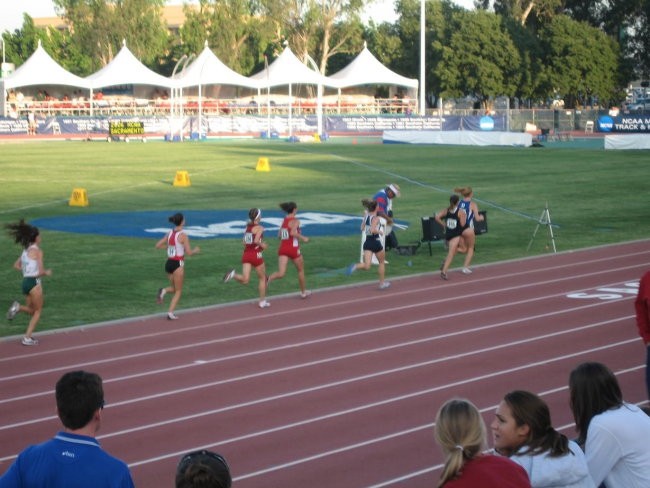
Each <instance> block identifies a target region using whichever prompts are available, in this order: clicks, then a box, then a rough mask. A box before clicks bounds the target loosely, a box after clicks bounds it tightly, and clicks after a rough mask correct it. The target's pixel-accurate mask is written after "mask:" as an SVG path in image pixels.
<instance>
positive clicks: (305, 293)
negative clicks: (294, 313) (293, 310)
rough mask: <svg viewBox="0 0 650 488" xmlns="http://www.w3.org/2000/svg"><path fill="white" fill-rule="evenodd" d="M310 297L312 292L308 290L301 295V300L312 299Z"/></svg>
mask: <svg viewBox="0 0 650 488" xmlns="http://www.w3.org/2000/svg"><path fill="white" fill-rule="evenodd" d="M310 296H311V291H309V290H307V291H305V292H303V293H301V294H300V298H303V299H304V298H307V297H310Z"/></svg>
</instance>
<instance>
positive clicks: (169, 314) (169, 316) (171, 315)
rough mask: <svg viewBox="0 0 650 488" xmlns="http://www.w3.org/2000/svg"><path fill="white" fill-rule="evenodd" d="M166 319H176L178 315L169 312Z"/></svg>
mask: <svg viewBox="0 0 650 488" xmlns="http://www.w3.org/2000/svg"><path fill="white" fill-rule="evenodd" d="M167 320H178V317H177V316H176V315H175V314H174V312H169V313H168V314H167Z"/></svg>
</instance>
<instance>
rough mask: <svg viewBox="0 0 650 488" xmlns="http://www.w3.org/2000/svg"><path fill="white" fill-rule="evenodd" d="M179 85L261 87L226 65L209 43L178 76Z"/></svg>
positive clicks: (183, 86)
mask: <svg viewBox="0 0 650 488" xmlns="http://www.w3.org/2000/svg"><path fill="white" fill-rule="evenodd" d="M176 83H177V85H176V86H178V87H181V88H186V87H190V86H198V85H234V86H244V87H247V88H259V86H260V83H259V82H258V81H255V80H252V79H250V78H248V77H246V76H244V75H240V74H239V73H237V72H236V71H234V70H232V69H230V68H229V67H228V66H226V65H225V64H224V63H223V62H222V61H221V60H220V59H219V58H218V57H217V56H216V55H215V54H214V52H212V50H211V49H210V48H209V47H208V45H207V43H206V45H205V47H204V48H203V51H201V54H199V56H198V57H197V58H196V59H195V60H194V62H193V63H192V64H190V65H189V66H188V67H187V68H186V69H185V70H183V72H182V73H181V75H180V76H178V77H177V78H176Z"/></svg>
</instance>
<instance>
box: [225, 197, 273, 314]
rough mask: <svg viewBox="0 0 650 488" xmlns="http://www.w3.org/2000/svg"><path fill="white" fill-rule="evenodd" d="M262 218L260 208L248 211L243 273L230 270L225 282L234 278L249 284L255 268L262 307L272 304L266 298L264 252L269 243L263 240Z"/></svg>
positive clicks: (242, 259) (242, 260)
mask: <svg viewBox="0 0 650 488" xmlns="http://www.w3.org/2000/svg"><path fill="white" fill-rule="evenodd" d="M261 220H262V211H261V210H260V209H259V208H251V209H250V210H249V211H248V223H247V224H246V230H245V232H244V239H243V242H244V254H243V255H242V258H241V262H242V274H237V273H235V270H234V269H231V270H230V271H228V272H227V273H226V274H225V275H224V277H223V282H224V283H228V282H229V281H230V280H232V279H234V280H235V281H238V282H239V283H241V284H242V285H247V284H248V281H249V280H250V276H251V269H253V268H255V272H256V273H257V278H258V279H259V283H258V285H257V287H258V290H259V294H260V301H259V306H260V308H266V307H270V306H271V304H270V303H269V302H268V301H267V300H266V267H265V265H264V257H263V256H262V252H263V251H264V249H266V247H267V244H266V243H265V242H264V241H263V236H264V227H262V226H261V225H260V221H261Z"/></svg>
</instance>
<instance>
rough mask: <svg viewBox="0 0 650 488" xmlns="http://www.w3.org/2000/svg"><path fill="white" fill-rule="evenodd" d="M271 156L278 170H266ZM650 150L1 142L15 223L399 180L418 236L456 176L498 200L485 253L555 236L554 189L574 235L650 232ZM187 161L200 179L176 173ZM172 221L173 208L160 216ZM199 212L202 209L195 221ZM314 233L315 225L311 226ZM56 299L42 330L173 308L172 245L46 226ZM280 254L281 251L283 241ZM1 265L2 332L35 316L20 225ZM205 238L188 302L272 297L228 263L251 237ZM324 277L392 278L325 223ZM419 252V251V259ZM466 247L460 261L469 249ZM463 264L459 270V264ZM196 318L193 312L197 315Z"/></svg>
mask: <svg viewBox="0 0 650 488" xmlns="http://www.w3.org/2000/svg"><path fill="white" fill-rule="evenodd" d="M262 156H264V157H268V158H269V161H270V164H271V171H270V172H259V171H255V166H256V163H257V160H258V158H259V157H262ZM648 159H649V158H648V152H647V151H607V152H606V151H604V150H602V149H581V148H574V147H566V148H563V147H562V146H561V145H559V146H557V147H556V148H549V147H546V148H527V149H526V148H496V147H490V148H475V147H444V146H441V147H438V146H409V145H383V144H381V143H380V141H379V140H378V139H359V140H358V141H357V140H356V139H349V138H348V139H341V140H336V139H333V140H329V141H327V142H326V143H323V144H290V143H287V142H285V141H261V140H252V141H251V140H249V141H232V140H229V141H205V142H200V143H198V142H187V143H183V144H179V143H175V144H170V143H164V142H149V143H147V144H142V143H139V142H132V143H131V144H124V143H116V144H107V143H105V142H72V141H65V142H63V141H61V142H34V143H16V144H14V143H12V144H2V145H0V183H1V188H2V190H1V193H0V224H2V225H3V226H4V224H5V223H7V222H11V221H16V220H18V219H19V218H21V217H24V218H25V219H27V220H28V221H29V220H31V219H35V218H42V217H49V216H66V215H78V214H82V213H90V214H99V213H104V212H116V211H120V212H131V211H143V210H165V211H169V212H170V213H173V212H176V211H184V210H211V209H242V210H243V215H242V218H244V217H245V213H246V210H247V209H248V208H250V207H253V206H257V207H261V208H262V209H277V205H278V203H279V202H282V201H287V200H294V201H296V202H298V205H299V208H300V210H303V211H305V210H315V211H329V212H342V213H347V214H359V215H360V214H361V210H362V208H361V205H360V200H361V199H362V198H367V197H370V196H372V195H373V194H374V193H375V191H376V190H378V189H379V188H381V187H383V186H384V185H385V184H386V183H389V182H395V183H397V184H399V185H400V186H401V188H402V192H403V195H402V197H401V198H399V199H397V200H396V202H395V214H396V217H397V218H398V219H400V220H406V221H408V222H409V223H410V227H409V228H408V230H405V231H399V232H398V238H399V239H400V243H401V244H407V243H411V242H417V241H419V239H420V235H421V226H420V217H421V216H425V215H431V214H432V213H433V212H434V211H436V210H439V209H441V208H443V207H445V206H446V204H447V202H448V197H449V193H450V192H451V190H452V189H453V188H454V187H455V186H463V185H470V186H472V187H473V188H474V191H475V199H476V201H477V203H478V205H479V208H480V209H481V210H487V211H488V222H489V232H488V234H486V235H483V236H479V237H478V242H477V253H476V256H475V261H474V263H475V264H480V263H487V262H494V261H500V260H505V259H512V258H519V257H524V256H527V255H535V254H540V253H546V252H549V250H548V249H547V246H548V244H549V239H548V232H547V229H546V228H545V227H542V228H541V229H540V231H539V233H538V235H537V237H536V239H535V241H534V242H533V245H532V248H531V250H530V251H529V252H527V250H526V248H527V246H528V243H529V241H530V239H531V236H532V234H533V231H534V229H535V226H536V225H537V219H538V218H539V217H540V215H541V212H542V211H543V209H544V205H545V202H548V205H549V211H550V215H551V219H552V221H553V223H554V224H556V225H557V227H555V228H554V233H555V241H556V244H557V247H558V250H559V251H566V250H570V249H577V248H582V247H589V246H594V245H600V244H607V243H613V242H620V241H627V240H634V239H640V238H648V237H650V225H649V224H648V210H649V209H650V197H649V196H648V195H649V194H650V193H649V192H648V189H647V188H648V186H649V183H650V171H649V168H648V167H649V161H648ZM178 170H186V171H188V172H189V174H190V177H191V183H192V184H191V186H190V187H186V188H183V187H174V186H173V185H172V181H173V179H174V175H175V174H176V171H178ZM73 188H85V189H86V190H87V192H88V197H89V200H90V205H89V206H88V207H71V206H69V205H68V199H69V197H70V194H71V192H72V189H73ZM152 225H155V226H167V225H168V224H167V222H166V221H163V222H152ZM188 225H191V222H188ZM305 233H306V234H307V232H306V231H305ZM42 234H43V242H42V247H43V249H44V252H45V264H46V266H47V267H49V268H52V269H53V273H54V274H53V276H52V277H49V278H44V287H45V293H46V303H45V309H44V312H43V316H42V318H41V323H40V325H39V328H38V329H37V333H38V331H39V330H41V331H42V330H46V329H54V328H63V327H68V326H74V325H81V324H89V323H95V322H101V321H106V320H112V319H119V318H124V317H134V316H140V315H147V314H152V313H157V312H163V311H166V306H165V307H161V306H159V305H156V303H155V292H156V290H157V289H158V288H159V287H161V286H163V285H165V284H166V282H167V279H166V276H165V273H164V271H163V264H164V261H165V253H164V251H161V250H155V249H154V243H155V239H142V238H126V237H106V236H100V235H88V234H73V233H68V232H54V231H47V230H44V231H43V233H42ZM272 237H273V236H269V235H267V239H268V240H269V241H270V242H271V247H270V249H269V250H268V251H267V253H266V255H265V257H266V262H267V270H268V271H269V272H272V271H274V270H275V269H276V267H277V259H276V250H277V241H275V240H274V239H272ZM0 244H1V245H2V248H3V249H4V253H3V256H4V257H3V259H2V263H1V265H0V304H2V307H3V308H2V310H1V313H2V319H0V335H2V336H7V335H17V334H21V333H22V332H23V331H24V328H25V326H26V323H27V316H25V315H24V314H20V315H19V316H18V317H17V318H16V319H15V320H14V321H13V322H12V323H9V322H7V321H6V320H5V319H4V310H5V307H6V306H8V305H9V303H10V302H11V301H12V300H13V299H18V298H21V295H20V279H21V277H20V273H18V272H17V271H15V270H13V269H12V264H13V262H14V261H15V259H16V258H17V257H18V255H19V254H20V251H21V250H20V247H19V246H18V245H16V244H14V243H13V242H12V241H11V240H10V239H9V237H8V236H7V234H6V232H4V229H3V232H2V235H1V236H0ZM193 244H199V245H200V246H201V249H202V252H201V254H200V255H197V256H193V257H191V258H189V259H188V260H187V269H186V286H185V289H184V295H183V298H182V299H181V304H180V308H179V311H180V312H182V309H186V308H193V307H200V306H208V305H213V304H217V303H225V302H232V301H236V300H249V299H253V298H255V297H256V286H255V285H254V284H252V283H251V284H250V285H249V286H248V287H242V286H241V285H238V284H236V283H229V284H227V285H224V284H223V283H221V277H222V275H223V272H224V270H226V269H227V268H229V267H231V266H236V267H237V268H239V262H240V256H241V250H242V247H241V240H240V237H237V238H232V239H208V240H200V241H193ZM302 248H303V253H304V256H305V261H306V272H307V282H308V286H309V287H310V288H311V289H317V288H322V287H329V286H334V285H340V284H345V283H351V282H357V281H369V280H376V273H375V272H374V271H372V272H368V273H356V274H355V275H354V276H352V277H350V278H348V277H346V276H345V275H344V274H343V273H342V271H343V269H344V268H345V266H346V265H348V264H349V263H350V262H352V261H354V260H355V259H356V258H357V257H358V253H359V238H358V236H350V237H345V238H341V237H324V238H323V237H319V238H317V239H312V242H310V243H308V244H306V245H303V247H302ZM442 256H443V250H442V246H441V245H439V244H436V245H435V246H434V255H433V257H430V256H429V253H428V249H427V248H426V246H423V247H421V248H420V249H419V251H418V253H417V254H416V255H415V256H398V255H395V254H394V253H389V256H388V259H389V261H390V264H389V265H388V267H387V276H388V279H390V278H391V277H395V276H400V275H406V274H413V273H421V272H432V279H438V278H437V273H435V274H434V273H433V272H434V271H436V270H437V268H438V265H439V263H440V259H441V258H442ZM409 261H410V262H411V265H410V266H409ZM460 263H461V260H460V258H457V259H456V261H455V266H458V265H460ZM451 279H453V274H452V276H451ZM296 290H297V280H296V275H295V270H294V269H292V268H291V267H289V271H288V273H287V276H286V277H285V279H284V280H280V281H275V282H274V283H273V285H272V289H271V290H270V296H271V298H272V297H273V295H276V294H284V293H288V292H295V291H296ZM181 326H182V322H181Z"/></svg>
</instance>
